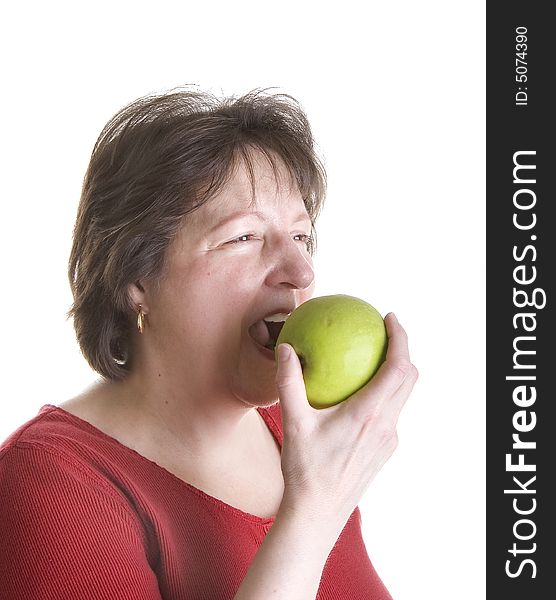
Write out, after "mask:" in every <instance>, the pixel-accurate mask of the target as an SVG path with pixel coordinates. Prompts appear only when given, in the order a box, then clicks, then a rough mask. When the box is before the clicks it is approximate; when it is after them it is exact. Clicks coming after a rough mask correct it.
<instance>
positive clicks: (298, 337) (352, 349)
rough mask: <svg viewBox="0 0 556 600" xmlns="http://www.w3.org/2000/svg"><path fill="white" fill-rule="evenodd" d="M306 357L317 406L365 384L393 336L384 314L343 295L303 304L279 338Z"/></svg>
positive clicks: (306, 378)
mask: <svg viewBox="0 0 556 600" xmlns="http://www.w3.org/2000/svg"><path fill="white" fill-rule="evenodd" d="M281 343H288V344H290V345H291V346H292V347H293V349H294V350H295V352H296V354H297V355H298V356H299V358H300V360H301V365H302V367H303V379H304V381H305V389H306V390H307V400H308V401H309V404H310V405H311V406H313V407H314V408H326V407H328V406H332V405H334V404H338V403H339V402H342V401H343V400H345V399H346V398H348V397H349V396H351V395H352V394H353V393H355V392H356V391H357V390H358V389H360V388H361V387H363V386H364V385H365V384H366V383H367V382H368V381H369V380H370V379H371V377H373V375H374V374H375V373H376V372H377V370H378V368H379V367H380V365H381V364H382V363H383V362H384V359H385V358H386V350H387V347H388V336H387V335H386V327H385V325H384V320H383V319H382V317H381V315H380V313H379V312H378V311H377V310H376V309H375V308H374V307H373V306H371V305H370V304H368V303H367V302H365V301H364V300H361V299H360V298H355V297H354V296H347V295H344V294H336V295H332V296H319V297H316V298H312V299H311V300H307V301H306V302H304V303H303V304H300V305H299V306H298V307H297V308H296V309H295V310H294V311H293V312H292V314H291V315H290V316H289V317H288V319H287V320H286V322H285V323H284V326H283V327H282V330H281V331H280V335H279V336H278V339H277V341H276V348H278V345H279V344H281Z"/></svg>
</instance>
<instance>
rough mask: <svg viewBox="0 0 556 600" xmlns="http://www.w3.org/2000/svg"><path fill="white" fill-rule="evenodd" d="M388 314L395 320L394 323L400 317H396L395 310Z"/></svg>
mask: <svg viewBox="0 0 556 600" xmlns="http://www.w3.org/2000/svg"><path fill="white" fill-rule="evenodd" d="M388 316H389V317H390V320H392V321H394V323H397V322H398V317H396V315H395V314H394V313H393V312H391V313H388Z"/></svg>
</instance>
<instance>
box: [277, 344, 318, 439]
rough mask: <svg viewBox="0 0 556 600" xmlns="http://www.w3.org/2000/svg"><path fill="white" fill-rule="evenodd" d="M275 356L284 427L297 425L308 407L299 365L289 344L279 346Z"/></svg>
mask: <svg viewBox="0 0 556 600" xmlns="http://www.w3.org/2000/svg"><path fill="white" fill-rule="evenodd" d="M277 356H278V368H277V371H276V386H277V387H278V396H279V398H280V406H281V410H282V418H283V420H284V427H286V426H287V424H295V423H298V422H299V419H300V418H301V416H302V415H303V414H304V413H305V412H307V410H308V409H309V408H310V405H309V403H308V401H307V392H306V391H305V382H304V381H303V372H302V370H301V364H300V362H299V358H298V357H297V354H296V353H295V351H294V349H293V348H292V347H291V346H290V345H289V344H280V345H279V346H278V350H277Z"/></svg>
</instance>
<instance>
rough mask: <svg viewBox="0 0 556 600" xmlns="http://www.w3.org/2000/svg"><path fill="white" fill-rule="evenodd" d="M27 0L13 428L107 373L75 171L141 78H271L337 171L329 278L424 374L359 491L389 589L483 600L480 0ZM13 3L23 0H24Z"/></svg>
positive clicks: (330, 287) (11, 229)
mask: <svg viewBox="0 0 556 600" xmlns="http://www.w3.org/2000/svg"><path fill="white" fill-rule="evenodd" d="M194 4H195V6H194V5H193V3H187V2H175V3H172V2H158V3H156V4H155V3H151V2H149V3H142V2H137V1H136V2H127V1H125V2H109V3H103V2H96V3H79V2H73V3H70V2H68V3H62V2H45V3H40V2H31V3H29V2H28V3H25V2H21V3H19V4H17V8H10V9H8V12H7V13H6V12H5V10H6V9H4V15H3V16H2V21H3V26H2V30H3V31H2V35H1V36H0V44H1V48H0V49H1V52H2V56H3V62H4V67H3V76H2V77H3V81H2V85H3V88H4V89H3V92H2V98H3V100H2V102H3V108H2V116H3V120H2V121H3V122H2V131H1V136H0V139H1V142H0V147H1V153H2V155H1V157H0V158H1V164H2V176H1V177H2V180H1V192H2V205H1V206H2V218H1V220H2V235H1V236H0V244H1V247H0V249H1V253H2V254H1V256H2V291H1V294H0V315H1V320H0V330H1V339H2V358H1V363H0V364H1V377H2V399H1V403H0V440H1V439H4V438H5V437H6V436H7V435H8V434H9V433H10V432H11V431H12V430H13V429H15V428H16V427H17V426H18V425H19V424H21V423H23V422H24V421H25V420H27V419H28V418H31V417H32V416H34V415H35V414H36V412H37V410H38V409H39V408H40V406H42V405H43V404H45V403H54V404H56V403H59V402H61V401H63V400H64V399H66V398H68V397H70V396H71V395H73V394H75V393H76V392H78V391H80V390H81V389H82V388H83V387H85V386H86V385H87V384H88V383H89V382H91V381H92V379H93V378H94V375H93V374H92V373H91V371H90V370H89V369H88V367H87V365H86V363H85V361H84V360H83V358H82V357H81V355H80V354H79V350H78V348H77V345H76V343H75V341H74V336H73V330H72V325H71V323H70V322H69V321H67V320H66V318H65V313H66V311H67V310H68V308H69V306H70V303H71V297H70V292H69V287H68V284H67V278H66V263H67V257H68V253H69V248H70V242H71V229H72V226H73V221H74V218H75V213H76V208H77V203H78V198H79V192H80V186H81V181H82V178H83V175H84V172H85V169H86V166H87V162H88V158H89V155H90V152H91V149H92V146H93V144H94V141H95V140H96V137H97V135H98V134H99V133H100V130H101V128H102V127H103V125H104V124H105V122H106V121H107V120H108V119H109V118H110V117H111V116H112V114H113V113H114V112H116V111H117V110H118V109H119V108H121V107H122V106H123V105H124V104H126V103H127V102H129V101H131V100H133V99H135V98H136V97H138V96H141V95H144V94H146V93H149V92H156V91H163V90H167V89H169V88H171V87H175V86H178V85H182V84H187V83H194V84H198V85H199V86H200V87H201V88H204V89H208V90H210V91H213V92H215V93H217V94H219V93H224V94H238V93H243V92H246V91H248V90H250V89H252V88H254V87H261V86H262V87H266V86H275V87H277V88H279V90H281V91H285V92H287V93H290V94H291V95H293V96H294V97H296V98H297V99H298V100H299V101H300V102H301V103H302V105H303V106H304V107H305V109H306V112H307V113H308V116H309V118H310V121H311V123H312V126H313V129H314V133H315V136H316V138H317V141H318V143H319V148H320V152H321V154H322V155H323V157H324V159H325V162H326V166H327V170H328V175H329V194H328V199H327V205H326V207H325V210H324V212H323V215H322V217H321V220H320V223H318V227H317V230H318V233H319V250H318V254H317V258H316V268H317V277H318V285H317V290H316V293H317V294H318V295H322V294H327V293H348V294H352V295H356V296H360V297H362V298H364V299H366V300H367V301H369V302H370V303H371V304H373V305H374V306H375V307H376V308H377V309H378V310H379V311H380V312H381V313H382V314H385V313H386V312H388V311H390V310H393V311H395V312H396V314H397V315H398V318H399V319H400V321H401V322H402V323H403V324H404V325H405V327H406V329H407V331H408V333H409V337H410V348H411V351H412V357H413V360H414V362H415V364H416V365H417V367H418V369H419V371H420V374H421V376H420V379H419V382H418V384H417V386H416V388H415V390H414V393H413V395H412V396H411V398H410V401H409V402H408V404H407V406H406V408H405V410H404V412H403V414H402V417H401V420H400V424H399V436H400V444H399V447H398V450H397V451H396V453H395V455H394V456H393V458H392V459H391V460H390V461H389V462H388V463H387V465H386V466H385V467H384V469H383V470H382V472H381V473H380V474H379V476H378V477H377V479H375V481H374V483H373V484H372V486H371V487H370V488H369V490H368V491H367V493H366V495H365V497H364V498H363V500H362V502H361V504H360V507H361V511H362V515H363V526H364V536H365V541H366V544H367V548H368V551H369V554H370V556H371V558H372V560H373V562H374V564H375V567H376V568H377V571H378V572H379V574H380V575H381V577H382V578H383V580H384V581H385V583H386V585H387V587H388V588H389V589H390V591H391V593H392V595H393V597H394V599H395V600H447V599H448V598H449V599H450V600H469V599H473V600H480V599H481V598H484V597H485V591H484V589H485V554H484V545H485V539H484V533H485V532H484V527H485V522H484V496H485V472H484V452H485V444H484V442H485V435H484V434H485V422H484V421H485V410H484V403H485V397H484V388H485V386H484V374H485V355H484V346H485V340H484V331H485V322H484V295H485V272H484V263H485V260H484V259H485V247H484V233H485V232H484V225H485V223H484V213H485V210H484V204H485V194H484V189H485V185H484V184H485V154H484V149H485V122H484V99H485V44H484V42H485V31H484V29H485V15H484V13H485V8H484V6H483V4H484V3H483V2H478V1H469V0H468V1H467V2H465V3H462V2H461V3H460V2H443V1H440V0H438V1H422V2H412V1H409V0H405V1H398V2H390V3H388V2H382V1H380V2H378V1H367V2H354V1H350V0H344V1H342V2H339V3H335V4H327V3H325V2H299V1H297V2H292V1H290V0H287V1H282V2H281V3H277V2H273V3H270V2H261V1H260V0H259V1H253V2H249V1H246V0H236V1H232V2H223V1H222V2H213V3H210V2H203V3H200V2H199V3H194ZM12 6H13V5H12Z"/></svg>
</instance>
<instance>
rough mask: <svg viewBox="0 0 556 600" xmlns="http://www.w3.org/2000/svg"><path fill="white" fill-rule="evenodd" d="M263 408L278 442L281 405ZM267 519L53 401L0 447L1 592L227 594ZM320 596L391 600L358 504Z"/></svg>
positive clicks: (15, 595)
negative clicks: (197, 484) (377, 569)
mask: <svg viewBox="0 0 556 600" xmlns="http://www.w3.org/2000/svg"><path fill="white" fill-rule="evenodd" d="M257 410H258V411H259V413H260V414H261V416H262V417H263V418H264V420H265V422H266V424H267V426H268V427H269V429H270V430H271V431H272V433H273V434H274V436H275V438H276V439H277V441H278V442H279V443H280V445H281V443H282V431H281V420H280V409H279V405H275V406H274V407H271V408H268V409H262V408H261V409H257ZM272 523H273V518H266V519H265V518H261V517H257V516H254V515H251V514H248V513H245V512H243V511H241V510H239V509H238V508H234V507H233V506H230V505H229V504H226V503H225V502H223V501H221V500H218V499H217V498H214V497H212V496H209V495H208V494H206V493H204V492H202V491H201V490H199V489H197V488H195V487H193V486H192V485H190V484H188V483H185V482H184V481H182V480H181V479H178V478H177V477H175V476H174V475H172V474H171V473H170V472H168V471H166V470H165V469H163V468H162V467H159V466H158V465H156V464H155V463H153V462H152V461H150V460H148V459H146V458H144V457H143V456H141V455H140V454H138V453H137V452H135V451H134V450H131V449H130V448H127V447H126V446H123V445H122V444H120V443H119V442H118V441H116V440H115V439H114V438H111V437H109V436H108V435H106V434H104V433H102V432H101V431H99V430H98V429H96V428H95V427H93V426H92V425H90V424H89V423H86V422H85V421H83V420H81V419H79V418H77V417H75V416H73V415H71V414H70V413H68V412H66V411H64V410H62V409H61V408H57V407H55V406H51V405H47V406H44V407H43V408H42V409H41V410H40V412H39V414H38V415H37V416H36V417H35V418H34V419H31V420H30V421H29V422H27V423H26V424H25V425H23V426H22V427H20V428H19V429H18V430H17V431H16V432H14V433H13V434H12V435H11V436H10V437H9V438H8V439H7V440H6V441H5V442H4V443H3V444H2V445H1V446H0V590H1V593H0V595H1V597H2V598H3V600H16V599H17V600H21V599H23V598H25V599H26V600H35V599H40V600H43V599H44V600H46V599H56V600H65V599H67V600H70V599H71V600H77V599H79V600H81V599H83V600H86V599H91V600H105V599H109V598H110V599H118V600H126V599H129V600H161V599H165V600H221V599H222V600H223V599H231V598H233V596H234V594H235V592H236V590H237V588H238V587H239V585H240V583H241V581H242V579H243V577H244V576H245V574H246V572H247V569H248V567H249V564H250V563H251V561H252V559H253V557H254V555H255V553H256V552H257V549H258V547H259V545H260V544H261V542H262V540H263V538H264V536H265V535H266V533H267V532H268V530H269V529H270V527H272ZM317 599H318V600H391V596H390V594H389V593H388V591H387V590H386V588H385V587H384V585H383V583H382V582H381V580H380V579H379V577H378V575H377V574H376V572H375V570H374V568H373V566H372V564H371V562H370V560H369V558H368V555H367V552H366V549H365V545H364V542H363V538H362V535H361V515H360V512H359V509H358V508H357V509H355V511H354V512H353V514H352V515H351V517H350V518H349V520H348V522H347V524H346V526H345V528H344V530H343V532H342V534H341V535H340V537H339V538H338V541H337V542H336V545H335V546H334V548H333V549H332V552H331V553H330V556H329V557H328V560H327V562H326V565H325V567H324V571H323V574H322V579H321V583H320V587H319V592H318V595H317Z"/></svg>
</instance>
